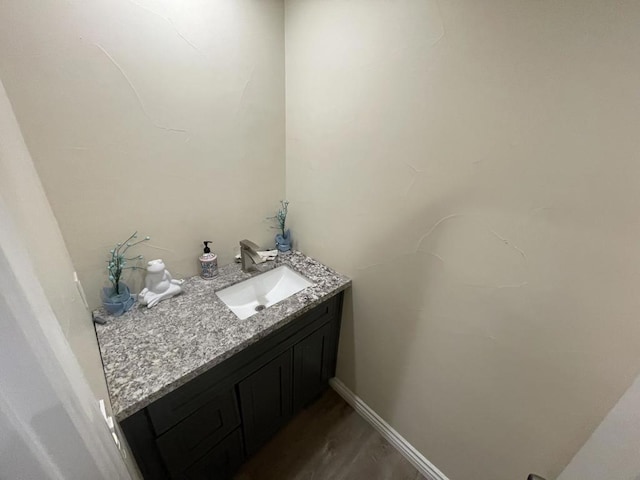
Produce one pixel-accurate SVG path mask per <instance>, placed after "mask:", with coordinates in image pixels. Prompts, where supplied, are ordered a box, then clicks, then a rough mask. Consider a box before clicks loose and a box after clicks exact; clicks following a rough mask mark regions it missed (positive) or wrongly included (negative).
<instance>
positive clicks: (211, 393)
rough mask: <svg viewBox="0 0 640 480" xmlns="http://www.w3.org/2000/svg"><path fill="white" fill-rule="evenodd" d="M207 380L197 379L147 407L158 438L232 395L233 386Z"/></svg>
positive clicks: (201, 377)
mask: <svg viewBox="0 0 640 480" xmlns="http://www.w3.org/2000/svg"><path fill="white" fill-rule="evenodd" d="M205 380H206V378H204V377H203V376H200V377H197V378H195V379H193V380H191V381H190V382H189V383H186V384H185V385H183V386H181V387H180V388H178V389H177V390H175V391H173V392H171V393H168V394H167V395H165V396H164V397H162V398H160V399H158V400H156V401H155V402H153V403H152V404H151V405H149V406H148V407H147V412H149V418H150V419H151V423H152V425H153V429H154V430H155V432H156V436H160V435H162V434H163V433H164V432H166V431H167V430H169V429H170V428H171V427H173V426H174V425H177V424H178V423H180V422H181V421H182V420H184V419H185V418H187V417H188V416H190V415H191V414H193V413H194V412H195V411H197V410H199V409H200V408H202V407H203V406H205V405H209V404H210V403H211V402H212V401H216V399H219V398H221V397H224V396H225V395H227V394H232V393H230V390H232V387H231V386H229V385H226V386H225V385H220V384H212V383H209V382H206V381H205Z"/></svg>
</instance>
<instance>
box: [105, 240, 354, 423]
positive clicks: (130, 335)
mask: <svg viewBox="0 0 640 480" xmlns="http://www.w3.org/2000/svg"><path fill="white" fill-rule="evenodd" d="M280 265H288V266H289V267H291V268H292V269H293V270H295V271H297V272H299V273H301V274H302V275H304V276H305V277H307V278H308V279H309V280H311V281H312V282H313V283H314V285H312V286H310V287H307V288H305V289H304V290H302V291H301V292H299V293H297V294H295V295H292V296H291V297H289V298H287V299H285V300H283V301H282V302H279V303H277V304H275V305H272V306H271V307H269V308H267V309H265V310H263V311H262V312H258V313H256V314H255V315H253V316H251V317H249V318H247V319H246V320H240V319H238V317H236V315H235V314H234V313H233V312H232V311H231V310H230V309H229V308H228V307H227V306H226V305H225V304H224V303H223V302H222V300H220V299H219V298H218V296H217V295H216V294H215V292H216V291H218V290H221V289H223V288H225V287H228V286H230V285H233V284H235V283H238V282H241V281H243V280H246V279H247V278H250V277H252V276H255V275H257V274H258V273H252V274H247V273H244V272H242V271H241V269H240V265H239V264H232V265H226V266H224V267H222V268H220V274H219V275H218V276H217V277H216V278H214V279H212V280H204V279H202V278H200V277H192V278H190V279H188V280H186V281H185V283H184V285H183V290H184V292H183V293H182V294H180V295H178V296H176V297H173V298H171V299H168V300H164V301H162V302H160V303H159V304H158V305H156V306H155V307H153V308H150V309H147V308H146V306H143V305H140V304H136V305H135V306H134V307H133V308H132V309H131V310H130V311H128V312H127V313H125V314H124V315H122V316H121V317H113V316H111V315H109V314H107V313H106V312H105V311H104V310H102V309H99V310H97V311H96V312H94V316H97V317H101V318H102V319H105V320H106V324H104V325H98V324H96V333H97V336H98V343H99V345H100V353H101V355H102V363H103V366H104V373H105V377H106V379H107V386H108V388H109V396H110V397H111V405H112V408H113V413H114V415H115V417H116V419H117V420H123V419H125V418H127V417H128V416H130V415H132V414H133V413H135V412H137V411H138V410H141V409H143V408H144V407H146V406H147V405H149V404H150V403H152V402H153V401H154V400H157V399H158V398H160V397H162V396H163V395H166V394H167V393H169V392H171V391H172V390H175V389H176V388H178V387H180V386H181V385H183V384H185V383H187V382H188V381H189V380H191V379H192V378H195V377H196V376H198V375H200V374H201V373H202V372H204V371H206V370H208V369H210V368H211V367H213V366H215V365H217V364H219V363H221V362H222V361H223V360H225V359H227V358H229V357H231V356H232V355H234V354H235V353H237V352H239V351H241V350H242V349H244V348H246V347H247V346H249V345H251V344H252V343H254V342H256V341H258V340H259V339H261V338H263V337H265V336H266V335H268V334H269V333H271V332H273V331H274V330H277V329H278V328H280V327H282V326H283V325H286V324H287V323H289V322H290V321H291V320H293V319H294V318H296V317H298V316H299V315H300V314H302V313H304V312H306V311H307V310H309V309H311V308H313V307H315V306H316V305H318V304H320V303H322V302H323V301H324V300H325V299H327V298H329V297H331V296H333V295H335V294H336V293H338V292H340V291H342V290H345V289H346V288H347V287H349V285H351V280H349V279H348V278H347V277H345V276H343V275H340V274H338V273H336V272H335V271H333V270H332V269H330V268H329V267H327V266H325V265H323V264H321V263H320V262H318V261H316V260H314V259H312V258H310V257H308V256H306V255H304V254H303V253H300V252H293V253H291V254H288V255H279V256H278V257H277V258H276V260H274V261H271V262H267V263H266V264H261V265H260V267H261V268H262V269H263V270H269V269H270V268H275V267H278V266H280Z"/></svg>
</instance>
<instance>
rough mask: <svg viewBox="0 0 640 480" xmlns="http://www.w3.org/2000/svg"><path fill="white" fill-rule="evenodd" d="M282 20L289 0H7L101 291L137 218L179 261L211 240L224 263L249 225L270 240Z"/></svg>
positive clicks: (22, 105) (83, 251)
mask: <svg viewBox="0 0 640 480" xmlns="http://www.w3.org/2000/svg"><path fill="white" fill-rule="evenodd" d="M283 22H284V16H283V2H282V1H277V0H273V1H266V0H234V1H229V0H217V1H210V2H205V1H198V0H183V1H180V2H169V1H158V0H137V1H129V0H116V1H112V0H99V1H92V2H68V1H65V0H47V1H45V2H42V1H36V0H20V1H17V0H16V1H11V2H2V4H0V72H2V81H3V82H4V84H5V87H6V89H7V92H8V94H9V98H10V99H11V102H12V104H13V107H14V110H15V112H16V116H17V118H18V121H19V123H20V126H21V129H22V131H23V133H24V136H25V139H26V143H27V145H28V147H29V150H30V152H31V155H32V157H33V160H34V162H35V164H36V168H37V170H38V173H39V174H40V177H41V179H42V183H43V184H44V187H45V190H46V193H47V196H48V198H49V201H50V202H51V205H52V207H53V211H54V213H55V215H56V217H57V219H58V222H59V224H60V228H61V230H62V233H63V236H64V239H65V241H66V244H67V246H68V248H69V251H70V253H71V257H72V259H73V262H74V264H75V267H76V268H77V270H78V272H79V274H80V278H81V280H82V281H83V283H84V286H85V290H86V293H87V297H88V298H89V301H90V303H91V304H92V305H93V306H95V305H97V304H98V303H99V291H100V288H101V287H102V286H103V284H104V282H105V279H106V277H105V275H104V273H105V271H104V268H105V263H104V260H105V259H106V255H107V253H108V250H109V248H110V247H111V245H112V244H113V243H115V242H117V241H122V240H124V239H125V238H126V237H127V235H128V234H129V233H131V232H133V231H134V230H139V231H140V232H141V234H143V235H150V236H151V237H152V241H151V242H150V245H148V246H145V247H144V248H140V249H139V250H138V252H139V253H142V254H144V255H145V257H147V259H151V258H157V257H162V258H164V260H165V262H166V263H167V266H168V267H169V269H170V270H171V271H172V273H173V274H174V277H180V276H190V275H194V274H196V273H197V272H198V264H197V257H198V256H199V255H200V254H201V253H202V249H201V242H202V240H213V242H214V243H213V245H214V251H216V252H218V253H219V254H220V262H221V263H228V262H230V261H231V259H232V256H233V254H234V248H236V245H237V242H238V240H240V239H241V238H245V237H248V238H251V239H253V240H255V241H256V242H259V243H263V244H265V245H267V246H272V244H273V240H272V239H273V234H274V231H273V230H270V229H269V226H270V224H269V222H268V221H266V220H265V217H266V216H267V215H269V214H272V212H273V211H274V210H275V209H276V208H277V206H278V202H279V200H280V199H281V198H282V197H283V196H284V181H285V174H284V168H285V167H284V161H285V159H284V45H283V38H284V25H283ZM268 242H270V243H271V245H268ZM154 247H155V248H154ZM41 248H43V249H47V248H48V246H47V245H46V243H44V242H43V245H42V246H41ZM140 278H141V276H138V277H135V278H131V279H130V280H129V281H130V283H133V284H134V285H133V286H137V285H139V281H140Z"/></svg>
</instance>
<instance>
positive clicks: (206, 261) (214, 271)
mask: <svg viewBox="0 0 640 480" xmlns="http://www.w3.org/2000/svg"><path fill="white" fill-rule="evenodd" d="M202 243H204V253H203V254H202V256H201V257H200V268H201V269H202V278H207V279H210V278H213V277H215V276H217V275H218V256H217V255H216V254H215V253H211V249H210V248H209V244H210V243H211V240H206V241H204V242H202Z"/></svg>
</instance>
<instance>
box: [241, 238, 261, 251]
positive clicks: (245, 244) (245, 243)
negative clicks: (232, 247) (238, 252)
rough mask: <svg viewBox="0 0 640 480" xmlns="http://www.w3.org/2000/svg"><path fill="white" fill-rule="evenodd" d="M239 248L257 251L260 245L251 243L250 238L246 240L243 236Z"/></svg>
mask: <svg viewBox="0 0 640 480" xmlns="http://www.w3.org/2000/svg"><path fill="white" fill-rule="evenodd" d="M240 248H247V249H249V250H253V251H254V252H257V251H258V249H259V248H260V247H259V246H258V245H256V244H255V243H253V242H252V241H251V240H247V239H246V238H245V239H244V240H240Z"/></svg>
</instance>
